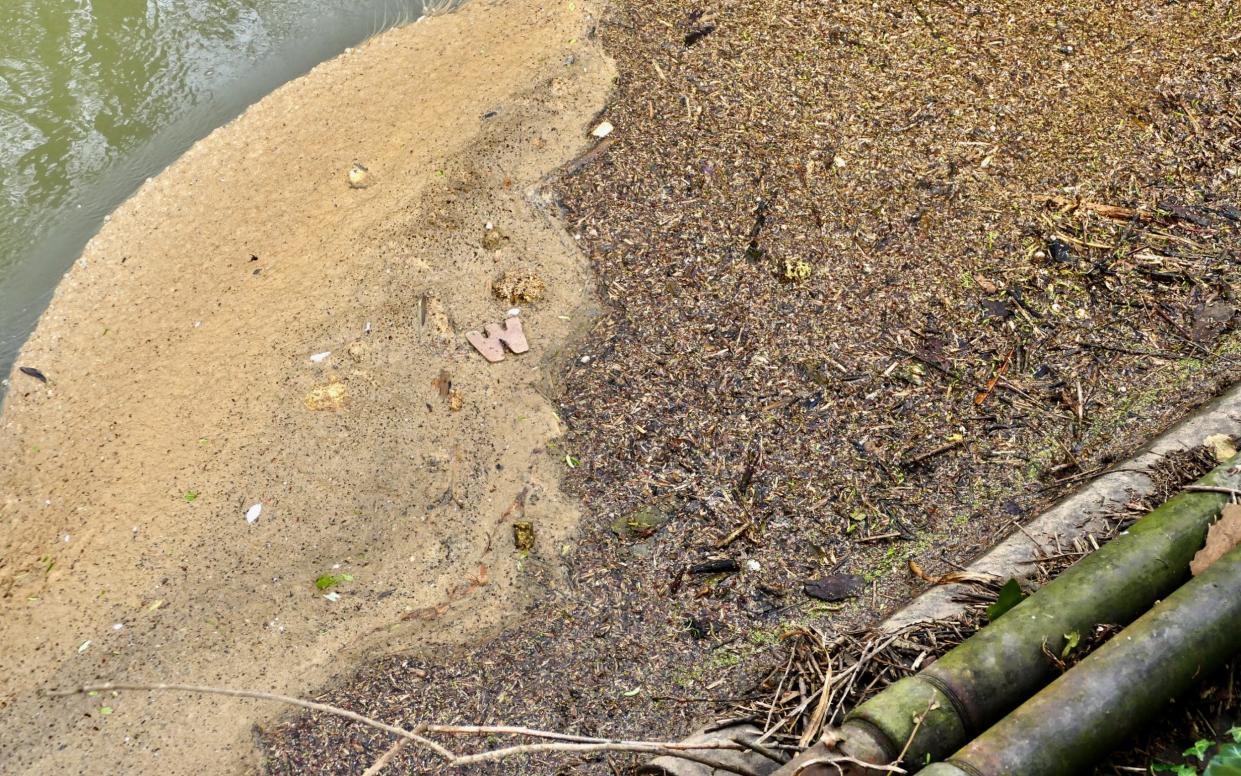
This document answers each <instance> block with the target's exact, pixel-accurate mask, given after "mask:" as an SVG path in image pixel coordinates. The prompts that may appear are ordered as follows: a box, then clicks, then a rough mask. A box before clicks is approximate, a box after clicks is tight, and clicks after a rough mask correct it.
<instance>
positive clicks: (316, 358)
mask: <svg viewBox="0 0 1241 776" xmlns="http://www.w3.org/2000/svg"><path fill="white" fill-rule="evenodd" d="M330 355H332V351H330V350H325V351H323V352H322V353H315V354H314V355H313V356H311V357H310V360H311V361H313V362H315V363H316V364H322V363H323V362H324V361H326V360H327V357H328V356H330Z"/></svg>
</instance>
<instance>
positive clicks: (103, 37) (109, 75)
mask: <svg viewBox="0 0 1241 776" xmlns="http://www.w3.org/2000/svg"><path fill="white" fill-rule="evenodd" d="M422 8H423V6H422V2H421V0H0V377H2V376H4V375H6V374H7V373H8V370H9V368H10V366H11V365H12V362H13V359H14V357H15V356H16V354H17V351H18V350H19V349H20V347H21V345H22V343H23V342H24V341H25V340H26V337H27V336H29V334H30V332H31V330H32V329H33V327H34V324H35V322H36V321H37V319H38V316H39V314H40V313H41V312H42V311H43V310H44V308H45V307H46V306H47V303H48V301H49V300H50V299H51V295H52V290H53V289H54V288H55V285H56V283H57V281H59V279H60V277H61V275H62V274H63V273H64V271H65V269H66V268H67V267H68V266H69V265H70V264H71V263H72V262H73V261H74V260H75V259H76V258H77V257H78V256H79V255H80V254H81V251H82V248H83V246H85V244H86V242H87V240H89V239H90V237H91V236H92V235H93V234H94V233H95V232H96V231H97V230H98V229H99V226H100V225H101V224H102V222H103V218H104V216H106V215H107V214H108V213H110V212H111V211H112V210H114V209H115V208H116V207H117V205H119V204H120V203H121V202H123V201H124V200H125V199H126V198H127V197H128V196H129V195H130V194H132V193H133V192H134V191H135V190H136V189H137V187H138V186H139V185H140V184H141V183H142V181H143V180H145V179H146V178H148V177H150V176H152V175H154V174H155V173H157V172H159V170H161V169H162V168H163V167H165V166H167V165H168V164H169V163H171V162H172V161H173V160H175V159H176V158H177V157H178V156H180V155H181V154H182V153H184V151H185V150H186V149H187V148H189V146H190V145H192V144H193V143H194V141H196V140H198V139H199V138H201V137H204V136H206V135H207V134H208V133H210V132H211V131H212V130H213V129H215V128H216V127H218V126H220V125H222V124H224V123H226V122H228V121H229V120H230V119H232V118H234V117H235V116H237V115H238V114H240V113H241V112H242V111H243V110H244V109H245V108H246V106H248V105H250V104H251V103H253V102H255V101H257V100H258V99H259V98H261V97H262V96H263V95H265V94H267V93H268V92H270V91H272V90H273V89H275V88H276V87H277V86H279V85H280V84H282V83H284V82H286V81H288V80H291V79H292V78H295V77H297V76H299V75H301V74H303V73H305V72H306V71H308V70H310V69H311V68H312V67H314V66H315V65H316V64H318V63H319V62H322V61H324V60H327V59H330V58H332V57H334V56H336V55H337V54H339V53H340V52H342V51H343V50H345V49H346V48H348V47H350V46H353V45H356V44H358V43H360V42H361V41H363V40H365V39H366V38H367V37H369V36H371V35H373V34H374V33H376V32H379V31H380V30H382V29H385V28H387V27H390V26H392V25H394V24H397V23H401V22H406V21H410V20H412V19H414V18H416V17H417V16H418V15H419V14H420V13H421V12H422ZM2 391H3V386H0V392H2ZM0 395H2V393H0Z"/></svg>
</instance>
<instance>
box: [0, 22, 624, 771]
mask: <svg viewBox="0 0 1241 776" xmlns="http://www.w3.org/2000/svg"><path fill="white" fill-rule="evenodd" d="M593 24H594V21H593V19H592V16H591V9H590V8H589V7H588V6H585V5H582V4H573V3H570V4H555V5H548V4H540V3H534V4H531V3H513V2H509V1H508V0H492V1H478V0H476V1H475V2H472V3H469V4H467V5H466V6H465V7H464V8H462V9H461V10H460V11H459V12H457V13H453V14H451V15H448V16H443V17H436V18H433V19H429V20H426V21H423V22H419V23H417V24H415V25H412V26H409V27H405V28H402V29H398V30H394V31H391V32H389V33H386V34H384V35H382V36H380V37H378V38H376V39H374V40H371V41H369V42H368V43H366V44H365V45H363V46H360V47H358V48H357V49H355V50H352V51H350V52H347V53H346V54H345V55H343V56H342V57H340V58H338V59H336V60H333V61H331V62H328V63H326V64H324V65H321V66H320V67H318V68H316V69H315V70H314V71H313V72H312V73H311V74H309V75H308V76H306V77H305V78H303V79H300V80H298V81H295V82H293V83H290V84H288V85H286V86H285V87H283V88H281V89H280V90H278V91H277V92H276V93H274V94H272V95H270V96H269V97H267V98H266V99H264V100H263V101H261V102H260V103H259V104H257V105H255V106H254V107H253V108H251V109H250V110H249V111H248V112H247V113H246V114H245V115H243V116H242V117H241V118H239V119H238V120H236V121H235V122H233V123H231V124H229V125H228V126H226V127H224V128H222V129H220V130H218V131H216V132H215V133H213V134H212V135H211V136H210V137H208V138H207V139H205V140H204V141H202V142H201V143H199V144H197V145H196V146H194V148H193V149H191V150H190V151H189V152H188V153H187V154H186V155H185V157H183V158H182V159H181V160H179V161H178V162H177V163H176V164H174V165H172V166H171V167H170V168H169V169H168V170H167V171H165V172H164V173H162V174H160V175H159V176H157V177H156V178H154V179H152V180H150V181H148V182H147V183H146V184H145V185H144V186H143V187H142V189H141V190H140V191H139V192H138V193H137V194H136V195H135V196H134V197H133V198H132V199H131V200H130V201H128V202H127V203H125V204H124V205H123V206H122V207H121V208H120V209H119V210H118V212H117V213H116V214H114V216H113V218H112V219H111V221H110V223H109V224H107V225H106V226H105V228H104V229H103V231H102V232H101V233H100V234H99V235H98V236H97V237H96V238H95V239H94V240H93V241H92V242H91V244H90V245H89V246H88V247H87V249H86V251H85V253H84V255H83V256H82V258H81V260H80V261H79V262H78V263H77V265H76V266H75V267H74V268H73V270H72V271H71V272H70V273H69V274H68V275H67V276H66V278H65V279H64V281H63V283H62V284H61V286H60V287H59V289H58V290H57V293H56V297H55V299H54V300H53V302H52V304H51V306H50V308H49V310H48V311H47V313H46V315H45V316H44V317H43V319H42V321H41V323H40V325H39V327H38V330H37V331H36V332H35V334H34V335H33V337H32V338H31V340H30V342H29V343H28V344H27V345H26V347H25V348H24V350H23V351H22V355H21V359H20V363H21V364H23V365H28V366H33V367H37V368H38V369H39V370H41V372H42V373H43V374H45V375H46V377H47V382H46V383H42V382H38V381H36V380H35V379H33V378H31V377H29V376H28V373H18V372H14V375H13V383H12V388H11V390H10V392H9V394H8V398H7V401H6V404H5V408H4V414H3V416H2V417H0V422H2V424H3V426H2V428H0V493H2V494H3V501H0V537H2V542H0V637H2V638H3V641H4V644H5V647H4V650H3V655H2V656H0V724H2V725H3V728H4V735H3V736H0V770H3V771H5V772H11V773H85V772H108V773H148V772H150V773H204V772H209V773H227V772H236V771H241V770H246V769H252V768H254V767H256V765H257V763H258V756H257V750H256V748H255V747H254V745H253V740H252V736H251V728H252V726H253V725H254V724H255V723H256V722H258V721H261V720H263V719H265V718H267V717H269V716H271V715H272V714H274V713H275V710H274V709H273V708H271V707H270V706H264V705H262V704H256V703H254V702H251V701H243V700H238V699H224V700H222V699H219V698H209V699H204V698H196V697H178V698H165V697H154V696H152V697H146V696H145V695H144V694H141V693H129V694H124V695H112V694H106V695H105V696H99V697H91V698H87V697H81V698H77V699H72V700H65V699H50V698H45V697H41V696H40V695H39V692H40V691H41V690H44V689H49V688H54V687H65V686H72V685H78V684H81V683H82V682H84V681H91V680H95V679H104V680H125V679H127V680H131V681H149V680H159V681H177V682H201V683H208V684H214V685H225V686H233V687H250V688H254V687H262V688H264V689H267V690H276V691H281V692H293V693H305V692H309V691H311V690H313V688H315V687H316V686H318V685H319V684H321V683H323V682H325V681H327V680H328V679H329V678H330V677H332V676H334V675H336V674H338V673H342V672H343V673H347V672H348V671H349V670H350V669H351V668H352V667H354V666H356V665H357V664H358V662H359V661H361V660H362V659H363V658H366V657H374V656H377V655H380V654H386V653H387V652H388V651H390V650H392V649H397V648H410V647H413V646H421V647H423V648H425V649H432V648H434V649H446V648H449V647H451V646H453V645H456V644H460V643H463V642H466V641H468V640H470V639H476V638H479V637H480V636H481V635H485V634H488V633H491V632H493V631H494V630H495V629H497V628H498V627H499V626H501V625H503V624H505V623H506V622H509V621H511V620H512V618H513V617H514V616H515V615H516V614H518V613H519V612H520V611H521V610H522V608H523V607H524V606H526V605H528V603H529V602H530V601H531V600H532V599H533V597H534V596H535V594H536V592H537V591H538V590H540V589H542V588H544V587H546V586H549V585H553V584H557V580H558V579H559V578H560V576H561V574H562V572H561V569H560V568H559V566H558V565H557V563H556V559H557V558H558V557H559V556H560V554H561V553H562V552H564V550H565V547H566V546H567V544H569V543H571V542H572V541H573V535H574V532H575V529H576V523H577V517H578V510H577V508H576V506H575V504H574V503H573V502H572V500H570V499H567V498H565V497H564V496H563V495H562V494H561V492H560V489H559V483H558V479H559V475H560V471H561V468H562V466H563V465H562V463H561V459H562V458H563V456H562V455H560V454H558V453H555V452H554V450H553V449H552V446H553V445H554V444H555V439H556V438H557V437H559V436H560V435H561V433H562V432H563V429H562V426H561V425H560V423H559V421H558V419H557V416H556V413H555V411H554V408H553V407H552V406H551V405H550V404H549V402H548V401H547V400H546V399H545V398H543V396H541V395H540V393H539V387H540V386H541V385H542V384H543V383H544V382H545V380H544V379H543V377H542V375H543V373H544V371H545V361H546V359H548V358H549V354H551V353H553V352H555V351H557V350H558V349H559V348H560V347H563V343H564V342H565V341H567V338H568V337H569V336H570V335H571V334H572V333H573V332H574V331H575V330H576V329H577V328H580V327H581V325H582V321H583V319H584V318H585V317H586V315H587V314H588V312H589V311H590V310H591V309H592V308H593V303H592V301H591V299H590V296H589V294H590V289H591V286H592V284H591V281H590V277H589V271H588V268H587V266H586V264H585V262H584V261H583V260H582V258H581V256H580V254H579V253H578V251H577V249H576V247H575V246H574V244H573V242H572V241H571V240H569V239H568V238H567V237H566V236H565V235H564V232H563V230H562V229H561V228H560V227H559V226H558V225H557V224H556V222H555V220H554V218H553V216H554V213H551V212H549V211H548V209H547V207H546V205H545V204H544V203H543V202H541V201H538V200H537V199H535V198H534V197H533V192H535V191H536V187H537V185H538V184H539V183H540V181H541V180H542V178H543V176H544V175H546V174H547V173H548V172H549V171H550V170H552V169H554V168H556V167H558V166H559V165H561V164H564V163H565V162H567V161H568V160H569V159H571V158H573V157H574V156H575V155H576V154H578V153H580V152H581V151H582V150H584V149H585V148H587V147H588V139H587V131H588V130H589V126H588V120H589V119H590V117H591V116H593V115H594V114H595V113H596V112H597V111H598V110H599V108H600V106H601V105H602V103H603V100H604V97H605V96H606V93H607V91H608V89H609V87H610V85H611V75H612V71H611V69H610V66H609V65H608V64H607V62H606V61H605V60H604V59H603V57H602V56H601V54H600V51H599V49H598V47H597V46H596V45H595V44H594V43H593V42H592V34H591V31H592V29H593ZM356 165H363V166H364V167H365V169H366V174H365V176H360V174H359V173H358V170H359V167H358V166H356ZM363 177H364V180H363ZM488 222H494V223H496V224H498V225H502V226H503V229H504V232H505V234H506V235H507V236H508V240H507V241H506V242H505V244H504V245H503V246H502V247H501V249H500V250H499V252H498V253H493V252H492V251H488V250H484V248H483V247H482V246H481V245H480V236H481V235H482V234H483V230H484V225H485V224H486V223H488ZM502 261H503V262H506V263H508V262H512V263H517V262H520V264H521V266H523V267H528V268H529V269H530V271H532V272H537V274H538V275H539V277H540V278H542V279H543V280H544V281H545V283H546V291H545V293H544V295H543V297H542V298H541V299H540V302H539V305H538V307H537V308H531V309H527V310H524V311H523V319H524V322H525V324H526V332H527V335H528V337H529V344H530V352H529V353H526V354H525V355H523V356H520V357H510V358H509V359H507V360H506V361H505V363H503V364H494V365H493V364H488V363H487V362H486V361H484V360H483V359H482V358H481V357H480V356H479V355H478V354H477V353H475V352H474V351H473V350H472V349H471V348H470V347H469V345H468V344H466V342H465V339H464V336H463V334H464V330H465V329H467V328H472V327H475V326H478V327H481V326H482V325H483V324H484V323H487V322H490V321H494V320H499V319H502V318H503V317H504V315H505V309H506V307H507V303H503V302H501V301H499V300H496V299H494V298H493V297H492V294H491V291H490V284H491V282H492V280H493V279H494V277H495V276H496V274H497V273H498V271H499V269H500V262H502ZM312 356H314V357H313V358H312ZM445 373H447V374H448V375H449V378H448V379H449V385H448V388H447V392H446V393H445V395H443V396H441V395H440V390H439V389H438V388H437V385H436V382H437V379H438V377H437V376H439V375H442V374H445ZM517 494H521V495H522V498H521V509H520V514H515V515H510V516H509V517H508V518H505V517H504V516H505V515H506V508H507V507H508V506H509V504H510V503H512V502H513V500H514V498H515V497H516V496H517ZM513 520H520V521H522V522H524V523H526V524H528V525H530V526H532V527H533V528H534V530H535V534H534V536H535V541H534V546H533V547H532V548H530V549H529V553H528V555H527V556H525V557H519V556H518V555H517V553H515V552H514V550H513V547H512V542H513V538H512V537H513V527H512V525H508V524H505V523H506V521H507V522H512V521H513ZM330 599H335V600H330Z"/></svg>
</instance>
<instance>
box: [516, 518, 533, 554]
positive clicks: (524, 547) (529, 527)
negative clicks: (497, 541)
mask: <svg viewBox="0 0 1241 776" xmlns="http://www.w3.org/2000/svg"><path fill="white" fill-rule="evenodd" d="M513 546H514V547H516V548H517V551H518V552H530V551H531V550H533V549H534V523H532V522H530V521H529V520H518V521H517V522H516V523H513Z"/></svg>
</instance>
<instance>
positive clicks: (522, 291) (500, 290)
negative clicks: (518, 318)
mask: <svg viewBox="0 0 1241 776" xmlns="http://www.w3.org/2000/svg"><path fill="white" fill-rule="evenodd" d="M546 291H547V284H546V283H544V282H543V280H542V279H541V278H540V277H539V276H538V275H535V274H534V273H533V272H522V271H519V270H509V271H507V272H505V273H504V274H503V275H501V276H500V277H498V278H496V280H495V282H494V283H492V284H491V293H493V294H495V295H496V298H497V299H504V300H507V301H508V302H509V303H512V304H516V303H518V302H520V303H522V304H529V303H530V302H535V301H538V300H539V299H541V298H542V297H543V294H544V293H545V292H546ZM511 312H512V311H511V310H510V313H511ZM514 315H515V313H514ZM509 317H512V316H511V315H510V316H509Z"/></svg>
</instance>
